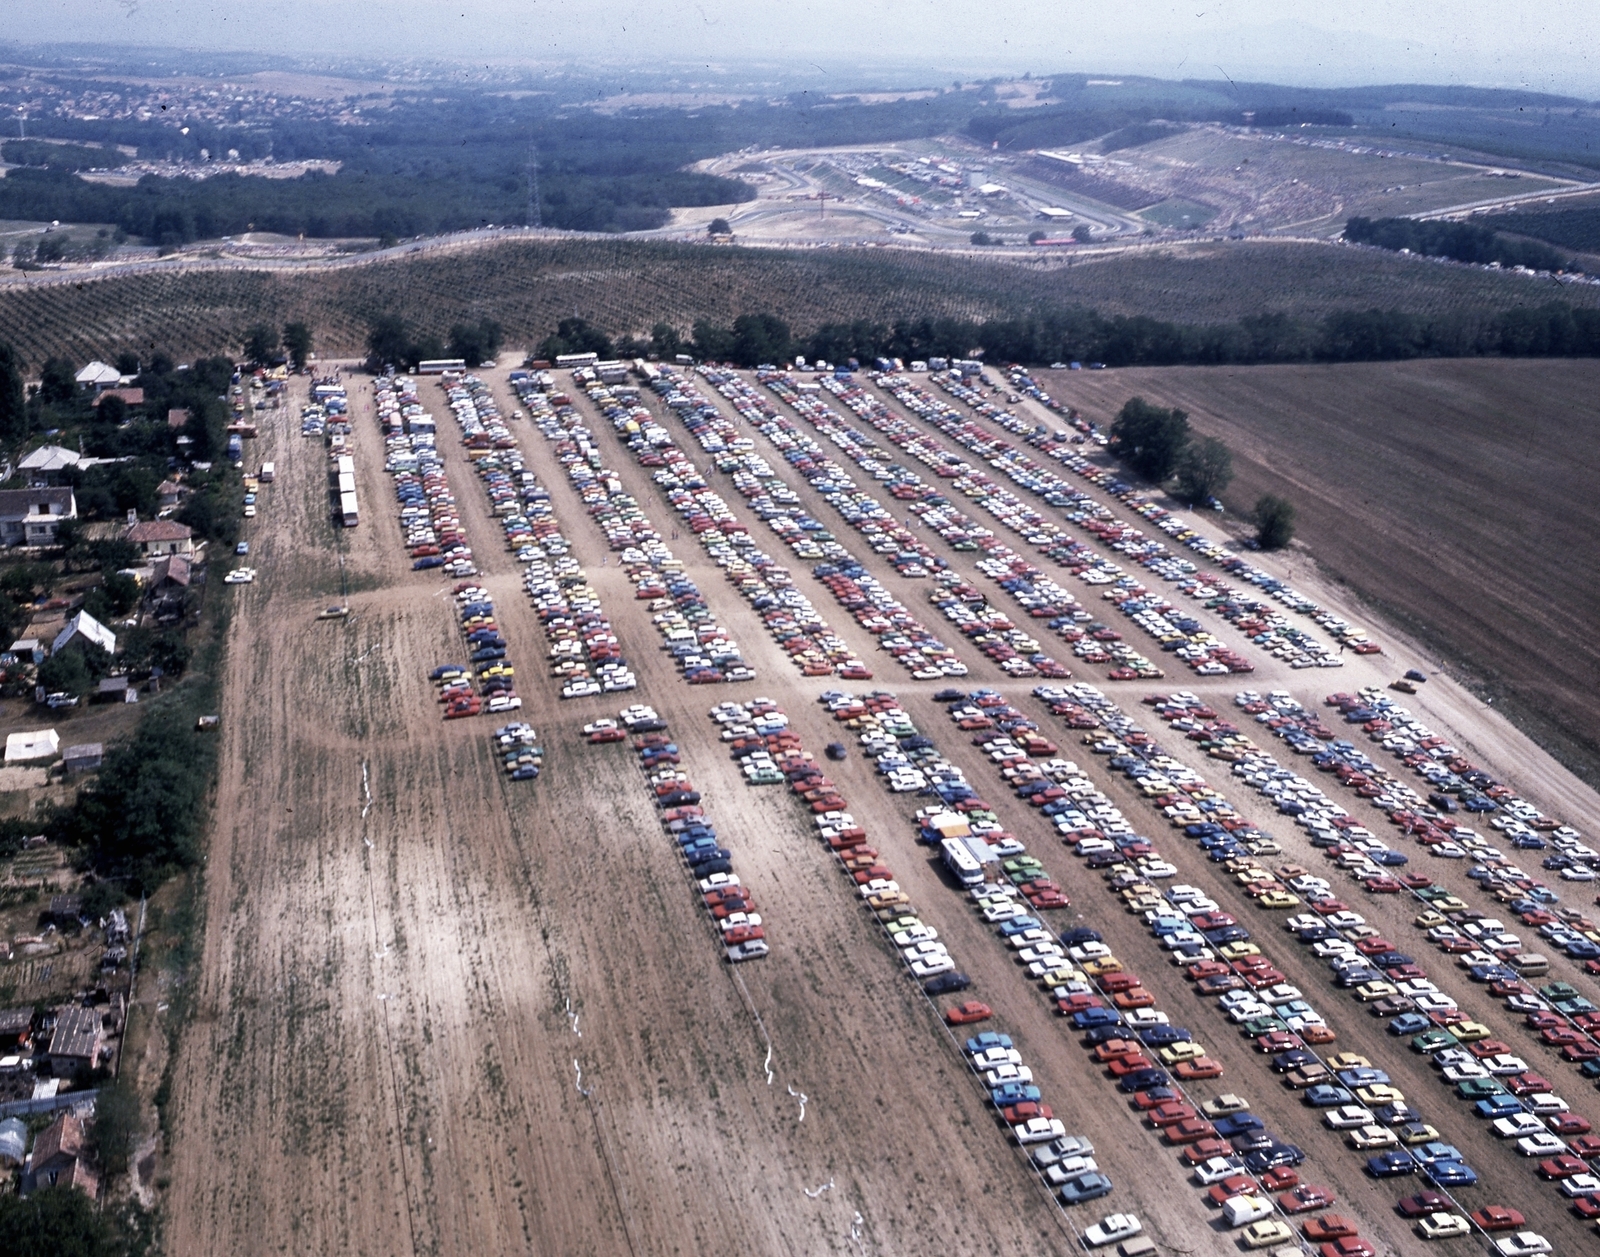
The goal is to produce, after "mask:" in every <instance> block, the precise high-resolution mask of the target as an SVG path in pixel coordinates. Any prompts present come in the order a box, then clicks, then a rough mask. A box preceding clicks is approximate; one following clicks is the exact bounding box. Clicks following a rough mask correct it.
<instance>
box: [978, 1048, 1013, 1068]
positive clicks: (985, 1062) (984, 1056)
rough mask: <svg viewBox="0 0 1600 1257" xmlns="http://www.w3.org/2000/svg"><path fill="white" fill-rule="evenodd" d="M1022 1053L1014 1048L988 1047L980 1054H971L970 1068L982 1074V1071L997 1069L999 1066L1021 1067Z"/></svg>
mask: <svg viewBox="0 0 1600 1257" xmlns="http://www.w3.org/2000/svg"><path fill="white" fill-rule="evenodd" d="M1021 1064H1022V1053H1021V1052H1019V1051H1017V1049H1016V1048H1008V1047H988V1048H984V1049H983V1051H981V1052H974V1053H973V1054H972V1068H973V1069H975V1070H977V1071H978V1072H979V1073H982V1072H983V1071H984V1070H988V1069H997V1068H998V1067H999V1066H1001V1065H1021Z"/></svg>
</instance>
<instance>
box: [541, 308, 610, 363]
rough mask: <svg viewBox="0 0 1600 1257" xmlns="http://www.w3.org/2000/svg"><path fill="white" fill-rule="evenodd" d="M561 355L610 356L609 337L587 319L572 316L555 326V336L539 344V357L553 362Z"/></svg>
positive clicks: (546, 338)
mask: <svg viewBox="0 0 1600 1257" xmlns="http://www.w3.org/2000/svg"><path fill="white" fill-rule="evenodd" d="M562 354H598V355H599V356H600V357H602V358H609V357H610V356H611V337H609V336H607V335H606V334H605V333H604V332H602V331H601V330H600V329H599V328H598V327H595V326H594V325H593V324H591V323H590V322H589V320H587V319H582V318H579V317H578V316H577V315H573V316H572V317H571V318H568V319H562V320H561V322H559V323H557V324H556V330H555V335H553V336H547V337H545V338H544V340H542V341H541V342H540V343H539V357H541V358H548V359H549V360H550V361H552V362H554V361H555V360H556V359H557V358H559V357H560V356H561V355H562Z"/></svg>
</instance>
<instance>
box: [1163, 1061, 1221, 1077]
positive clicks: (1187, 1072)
mask: <svg viewBox="0 0 1600 1257" xmlns="http://www.w3.org/2000/svg"><path fill="white" fill-rule="evenodd" d="M1172 1072H1173V1074H1174V1075H1176V1076H1177V1078H1178V1079H1179V1080H1180V1081H1182V1082H1197V1081H1199V1080H1200V1079H1204V1078H1221V1077H1222V1062H1221V1061H1214V1060H1212V1059H1211V1058H1210V1057H1209V1056H1202V1057H1199V1058H1197V1059H1195V1060H1192V1061H1184V1062H1183V1063H1182V1064H1181V1065H1179V1066H1178V1067H1177V1068H1176V1069H1174V1070H1173V1071H1172Z"/></svg>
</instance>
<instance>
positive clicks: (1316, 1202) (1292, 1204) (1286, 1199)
mask: <svg viewBox="0 0 1600 1257" xmlns="http://www.w3.org/2000/svg"><path fill="white" fill-rule="evenodd" d="M1333 1199H1334V1197H1333V1193H1332V1192H1330V1191H1329V1190H1328V1189H1327V1188H1326V1187H1314V1186H1312V1185H1311V1184H1310V1183H1301V1184H1300V1186H1299V1187H1296V1188H1295V1189H1294V1190H1293V1191H1287V1192H1284V1193H1283V1194H1282V1195H1281V1196H1279V1197H1278V1207H1279V1208H1280V1209H1282V1210H1283V1211H1284V1212H1285V1213H1313V1212H1315V1211H1316V1210H1318V1209H1326V1208H1327V1207H1328V1206H1329V1205H1331V1204H1332V1203H1333Z"/></svg>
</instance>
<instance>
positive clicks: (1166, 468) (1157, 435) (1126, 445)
mask: <svg viewBox="0 0 1600 1257" xmlns="http://www.w3.org/2000/svg"><path fill="white" fill-rule="evenodd" d="M1111 444H1112V447H1113V448H1114V450H1115V452H1116V455H1117V457H1118V458H1120V459H1122V460H1123V461H1124V462H1126V463H1127V464H1128V466H1130V467H1132V468H1133V470H1134V471H1136V472H1138V473H1139V475H1141V476H1143V477H1144V478H1145V479H1146V480H1150V481H1154V482H1155V483H1156V484H1160V483H1162V482H1163V481H1165V480H1167V479H1168V478H1170V477H1171V475H1172V473H1173V472H1174V471H1175V470H1176V469H1177V466H1178V460H1179V459H1181V458H1182V457H1183V453H1184V451H1185V450H1186V449H1187V448H1188V445H1189V416H1188V415H1186V414H1184V412H1183V411H1181V410H1179V409H1178V408H1177V407H1173V408H1172V409H1171V410H1163V409H1162V408H1161V407H1160V406H1152V405H1151V404H1150V403H1149V402H1147V401H1145V399H1144V398H1142V397H1131V398H1129V399H1128V401H1127V404H1126V405H1124V406H1123V408H1122V409H1121V411H1119V412H1118V414H1117V418H1116V421H1115V422H1114V423H1113V424H1112V425H1111Z"/></svg>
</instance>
